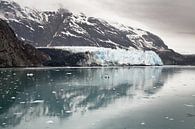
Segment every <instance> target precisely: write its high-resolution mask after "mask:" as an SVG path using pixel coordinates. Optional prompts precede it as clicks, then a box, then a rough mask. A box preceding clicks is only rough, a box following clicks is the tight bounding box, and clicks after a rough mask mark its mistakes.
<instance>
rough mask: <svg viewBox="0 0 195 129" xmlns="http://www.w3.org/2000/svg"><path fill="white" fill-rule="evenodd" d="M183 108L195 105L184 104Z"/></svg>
mask: <svg viewBox="0 0 195 129" xmlns="http://www.w3.org/2000/svg"><path fill="white" fill-rule="evenodd" d="M184 106H186V107H195V105H193V104H184Z"/></svg>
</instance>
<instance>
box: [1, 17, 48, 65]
mask: <svg viewBox="0 0 195 129" xmlns="http://www.w3.org/2000/svg"><path fill="white" fill-rule="evenodd" d="M48 59H49V57H48V56H47V55H45V54H43V53H42V52H40V51H38V50H36V49H35V48H34V47H33V46H31V45H29V44H25V43H24V42H22V41H20V40H18V39H17V37H16V36H15V34H14V32H13V30H12V29H11V28H10V27H9V25H8V24H7V23H6V22H5V21H3V20H1V19H0V67H25V66H41V65H42V62H44V61H46V60H48Z"/></svg>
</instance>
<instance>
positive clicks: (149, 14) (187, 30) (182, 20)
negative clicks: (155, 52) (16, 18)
mask: <svg viewBox="0 0 195 129" xmlns="http://www.w3.org/2000/svg"><path fill="white" fill-rule="evenodd" d="M14 1H16V2H18V3H20V4H21V5H23V6H29V7H33V8H36V9H39V10H56V9H58V8H66V9H68V10H70V11H72V12H76V13H79V12H83V13H85V14H86V15H87V16H94V17H99V18H103V19H106V20H110V21H115V22H119V23H122V24H125V25H130V26H135V27H140V28H142V29H145V30H149V31H151V32H152V33H155V34H157V35H159V36H160V37H161V38H162V39H163V40H164V41H165V44H167V45H168V46H169V48H171V49H174V50H175V51H177V52H180V53H186V54H189V53H192V54H195V44H194V43H195V15H194V12H195V8H194V7H193V6H194V5H195V1H193V0H186V1H185V2H183V1H182V0H172V1H169V0H122V1H114V0H82V1H79V0H71V1H68V0H56V1H52V0H42V1H39V0H33V1H26V0H14Z"/></svg>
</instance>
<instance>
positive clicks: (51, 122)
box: [46, 120, 54, 124]
mask: <svg viewBox="0 0 195 129" xmlns="http://www.w3.org/2000/svg"><path fill="white" fill-rule="evenodd" d="M46 123H47V124H53V123H54V121H52V120H48V121H46Z"/></svg>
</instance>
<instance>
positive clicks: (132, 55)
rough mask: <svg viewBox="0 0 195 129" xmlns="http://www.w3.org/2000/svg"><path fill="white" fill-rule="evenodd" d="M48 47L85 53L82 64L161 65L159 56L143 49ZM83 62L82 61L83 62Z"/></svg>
mask: <svg viewBox="0 0 195 129" xmlns="http://www.w3.org/2000/svg"><path fill="white" fill-rule="evenodd" d="M49 48H50V49H60V50H63V51H68V52H71V53H84V54H85V55H87V58H86V60H85V61H82V64H83V65H88V66H91V65H93V64H95V65H100V66H120V65H148V66H150V65H163V62H162V60H161V58H160V57H159V56H158V55H157V54H156V53H155V52H154V51H144V50H137V49H133V48H130V49H128V50H125V49H121V48H117V49H111V48H104V47H81V46H54V47H49ZM83 62H84V63H83Z"/></svg>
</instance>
